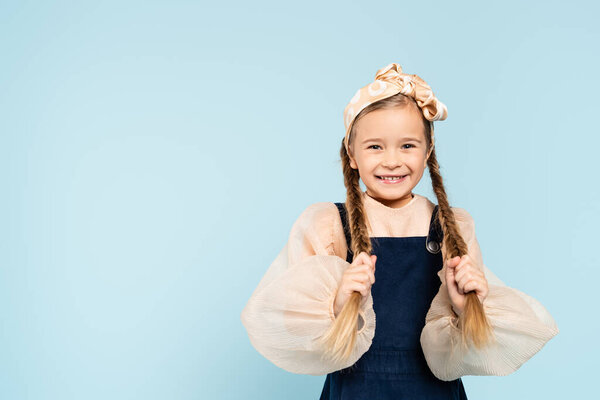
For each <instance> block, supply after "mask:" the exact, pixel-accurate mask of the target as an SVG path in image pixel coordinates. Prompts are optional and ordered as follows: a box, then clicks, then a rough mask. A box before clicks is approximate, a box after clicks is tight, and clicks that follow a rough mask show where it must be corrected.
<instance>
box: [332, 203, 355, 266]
mask: <svg viewBox="0 0 600 400" xmlns="http://www.w3.org/2000/svg"><path fill="white" fill-rule="evenodd" d="M334 204H335V205H336V206H337V209H338V211H339V213H340V219H341V220H342V226H343V227H344V236H346V247H348V252H347V253H346V261H348V262H349V263H351V262H352V258H353V254H352V250H351V249H350V243H352V237H351V236H350V227H349V225H348V213H347V212H346V203H334Z"/></svg>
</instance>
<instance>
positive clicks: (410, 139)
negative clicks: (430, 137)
mask: <svg viewBox="0 0 600 400" xmlns="http://www.w3.org/2000/svg"><path fill="white" fill-rule="evenodd" d="M399 140H400V141H413V142H417V143H421V140H420V139H417V138H415V137H411V136H406V137H401V138H400V139H399ZM377 141H380V142H383V141H384V140H383V139H381V138H369V139H366V140H363V142H362V144H365V143H369V142H377Z"/></svg>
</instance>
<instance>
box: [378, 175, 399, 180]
mask: <svg viewBox="0 0 600 400" xmlns="http://www.w3.org/2000/svg"><path fill="white" fill-rule="evenodd" d="M402 176H404V175H402ZM402 176H381V177H380V178H381V179H387V180H388V181H393V180H396V179H400V178H402Z"/></svg>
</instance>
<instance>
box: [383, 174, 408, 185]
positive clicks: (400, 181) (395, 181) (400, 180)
mask: <svg viewBox="0 0 600 400" xmlns="http://www.w3.org/2000/svg"><path fill="white" fill-rule="evenodd" d="M379 176H383V177H389V176H398V175H375V178H376V179H377V180H378V181H379V182H381V183H384V184H386V185H395V184H397V183H402V182H404V181H405V180H406V177H407V176H408V174H406V175H404V176H403V177H402V178H400V179H395V180H393V181H389V180H386V179H380V178H379Z"/></svg>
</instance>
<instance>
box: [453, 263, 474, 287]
mask: <svg viewBox="0 0 600 400" xmlns="http://www.w3.org/2000/svg"><path fill="white" fill-rule="evenodd" d="M474 277H475V274H474V273H473V268H472V266H471V265H470V264H465V265H464V266H463V268H461V269H460V270H456V269H455V270H454V278H455V279H456V281H457V282H463V283H464V282H465V278H467V280H470V279H472V278H474Z"/></svg>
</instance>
